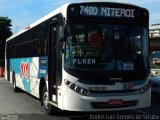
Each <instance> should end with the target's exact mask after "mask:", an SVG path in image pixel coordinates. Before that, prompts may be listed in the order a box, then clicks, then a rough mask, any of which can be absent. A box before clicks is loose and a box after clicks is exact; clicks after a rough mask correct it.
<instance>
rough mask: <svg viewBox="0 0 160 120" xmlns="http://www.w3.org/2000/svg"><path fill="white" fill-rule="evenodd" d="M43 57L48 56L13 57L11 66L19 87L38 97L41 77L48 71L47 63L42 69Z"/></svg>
mask: <svg viewBox="0 0 160 120" xmlns="http://www.w3.org/2000/svg"><path fill="white" fill-rule="evenodd" d="M42 58H43V59H44V58H46V57H40V58H39V57H33V58H17V59H11V68H12V71H14V73H15V78H16V85H17V87H19V88H21V89H22V90H24V91H26V92H28V93H30V94H32V95H34V96H35V97H38V98H39V85H40V79H41V78H42V77H45V76H46V74H47V71H48V70H47V69H48V67H47V65H46V67H44V66H43V69H42V65H41V64H40V60H41V59H42ZM46 59H47V58H46ZM44 79H45V78H44Z"/></svg>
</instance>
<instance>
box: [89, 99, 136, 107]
mask: <svg viewBox="0 0 160 120" xmlns="http://www.w3.org/2000/svg"><path fill="white" fill-rule="evenodd" d="M137 103H138V100H133V101H123V104H121V105H114V104H109V102H91V106H92V107H93V108H95V109H107V108H122V107H123V108H124V107H131V106H136V105H137Z"/></svg>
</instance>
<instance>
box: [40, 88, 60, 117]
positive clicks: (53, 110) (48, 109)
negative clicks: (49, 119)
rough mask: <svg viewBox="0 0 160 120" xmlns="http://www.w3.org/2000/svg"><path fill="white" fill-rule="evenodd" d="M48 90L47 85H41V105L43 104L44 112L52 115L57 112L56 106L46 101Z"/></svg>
mask: <svg viewBox="0 0 160 120" xmlns="http://www.w3.org/2000/svg"><path fill="white" fill-rule="evenodd" d="M48 99H49V98H48V92H47V87H46V85H45V86H44V87H43V91H42V104H43V106H44V109H45V111H46V113H47V114H48V115H54V114H56V113H57V111H58V110H57V108H56V107H54V106H53V105H50V104H49V103H48Z"/></svg>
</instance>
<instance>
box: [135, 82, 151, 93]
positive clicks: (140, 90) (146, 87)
mask: <svg viewBox="0 0 160 120" xmlns="http://www.w3.org/2000/svg"><path fill="white" fill-rule="evenodd" d="M150 85H151V81H149V82H148V83H147V84H146V85H145V86H143V87H141V88H140V89H139V91H138V92H139V93H144V92H145V91H146V90H147V89H148V88H149V87H150Z"/></svg>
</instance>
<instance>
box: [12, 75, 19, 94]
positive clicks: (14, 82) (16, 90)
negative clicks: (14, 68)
mask: <svg viewBox="0 0 160 120" xmlns="http://www.w3.org/2000/svg"><path fill="white" fill-rule="evenodd" d="M12 80H13V91H14V92H19V88H18V87H17V85H16V78H15V73H13V75H12Z"/></svg>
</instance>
